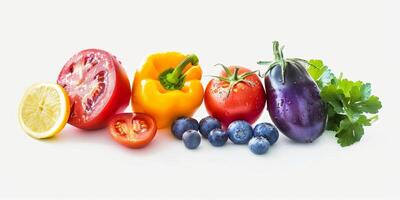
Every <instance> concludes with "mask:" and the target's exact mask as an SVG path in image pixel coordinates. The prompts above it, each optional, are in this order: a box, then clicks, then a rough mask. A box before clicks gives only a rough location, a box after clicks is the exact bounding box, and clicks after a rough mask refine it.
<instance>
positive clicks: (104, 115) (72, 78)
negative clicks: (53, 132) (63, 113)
mask: <svg viewBox="0 0 400 200" xmlns="http://www.w3.org/2000/svg"><path fill="white" fill-rule="evenodd" d="M57 83H58V84H59V85H61V86H62V87H64V89H65V90H66V91H67V93H68V96H69V98H70V102H71V114H70V117H69V121H68V123H70V124H71V125H73V126H76V127H78V128H82V129H98V128H103V127H105V126H107V123H108V121H109V120H110V119H111V117H112V116H114V115H115V114H116V113H118V112H123V111H124V110H125V108H126V107H127V106H128V105H129V99H130V96H131V89H130V84H129V79H128V76H127V74H126V72H125V70H124V69H123V67H122V65H121V63H120V62H119V61H118V60H117V59H116V58H115V56H112V55H111V54H110V53H108V52H106V51H103V50H99V49H87V50H83V51H81V52H79V53H78V54H76V55H74V56H73V57H72V58H71V59H70V60H69V61H68V62H67V63H66V64H65V65H64V67H63V69H62V70H61V72H60V74H59V76H58V80H57Z"/></svg>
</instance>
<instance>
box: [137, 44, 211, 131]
mask: <svg viewBox="0 0 400 200" xmlns="http://www.w3.org/2000/svg"><path fill="white" fill-rule="evenodd" d="M198 62H199V60H198V58H197V56H196V55H187V56H185V55H183V54H181V53H178V52H167V53H157V54H153V55H150V56H149V57H148V58H147V60H146V62H145V63H144V64H143V66H142V68H141V69H139V70H137V71H136V73H135V79H134V81H133V88H132V107H133V111H134V112H142V113H146V114H149V115H151V116H152V117H153V118H154V119H155V120H156V124H157V127H158V128H166V127H169V126H171V124H172V122H173V121H174V120H175V119H176V118H178V117H181V116H192V115H193V113H194V112H195V111H196V110H197V108H198V107H199V106H200V105H201V103H202V101H203V94H204V91H203V86H202V85H201V81H200V80H201V76H202V71H201V68H200V66H199V65H198Z"/></svg>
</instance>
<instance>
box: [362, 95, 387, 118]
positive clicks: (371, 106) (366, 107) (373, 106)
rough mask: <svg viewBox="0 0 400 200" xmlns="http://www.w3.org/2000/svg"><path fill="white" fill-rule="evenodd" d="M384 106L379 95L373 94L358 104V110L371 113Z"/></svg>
mask: <svg viewBox="0 0 400 200" xmlns="http://www.w3.org/2000/svg"><path fill="white" fill-rule="evenodd" d="M381 108H382V103H381V102H380V101H379V98H378V97H377V96H371V97H370V98H369V99H368V100H366V101H362V102H361V103H359V104H358V110H359V111H360V112H366V113H371V114H376V113H378V111H379V109H381Z"/></svg>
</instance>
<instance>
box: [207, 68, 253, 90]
mask: <svg viewBox="0 0 400 200" xmlns="http://www.w3.org/2000/svg"><path fill="white" fill-rule="evenodd" d="M215 66H221V67H222V68H223V69H224V71H225V73H226V77H223V76H211V77H214V78H216V79H218V80H220V81H225V82H228V83H229V91H228V96H229V94H230V93H231V91H232V89H233V87H234V86H235V85H236V84H238V83H240V82H243V83H246V84H249V85H251V86H254V83H253V82H251V81H249V80H246V78H247V77H248V76H251V75H253V74H255V73H256V72H258V70H257V71H250V72H245V73H243V74H240V75H239V67H235V69H234V71H233V73H232V72H231V71H230V70H229V69H228V67H226V66H225V65H223V64H216V65H215Z"/></svg>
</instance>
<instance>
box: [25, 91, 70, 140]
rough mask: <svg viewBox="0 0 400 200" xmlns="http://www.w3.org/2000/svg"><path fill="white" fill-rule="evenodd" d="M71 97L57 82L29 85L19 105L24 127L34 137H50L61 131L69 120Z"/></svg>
mask: <svg viewBox="0 0 400 200" xmlns="http://www.w3.org/2000/svg"><path fill="white" fill-rule="evenodd" d="M69 112H70V103H69V98H68V95H67V93H66V92H65V90H64V89H63V88H62V87H61V86H59V85H57V84H55V83H39V84H35V85H32V86H31V87H29V88H28V89H27V90H26V92H25V94H24V97H23V98H22V101H21V104H20V106H19V113H18V116H19V121H20V123H21V126H22V129H24V131H25V132H26V133H27V134H28V135H30V136H32V137H34V138H48V137H52V136H54V135H56V134H57V133H59V132H60V131H61V130H62V129H63V128H64V126H65V124H66V123H67V121H68V117H69Z"/></svg>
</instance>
